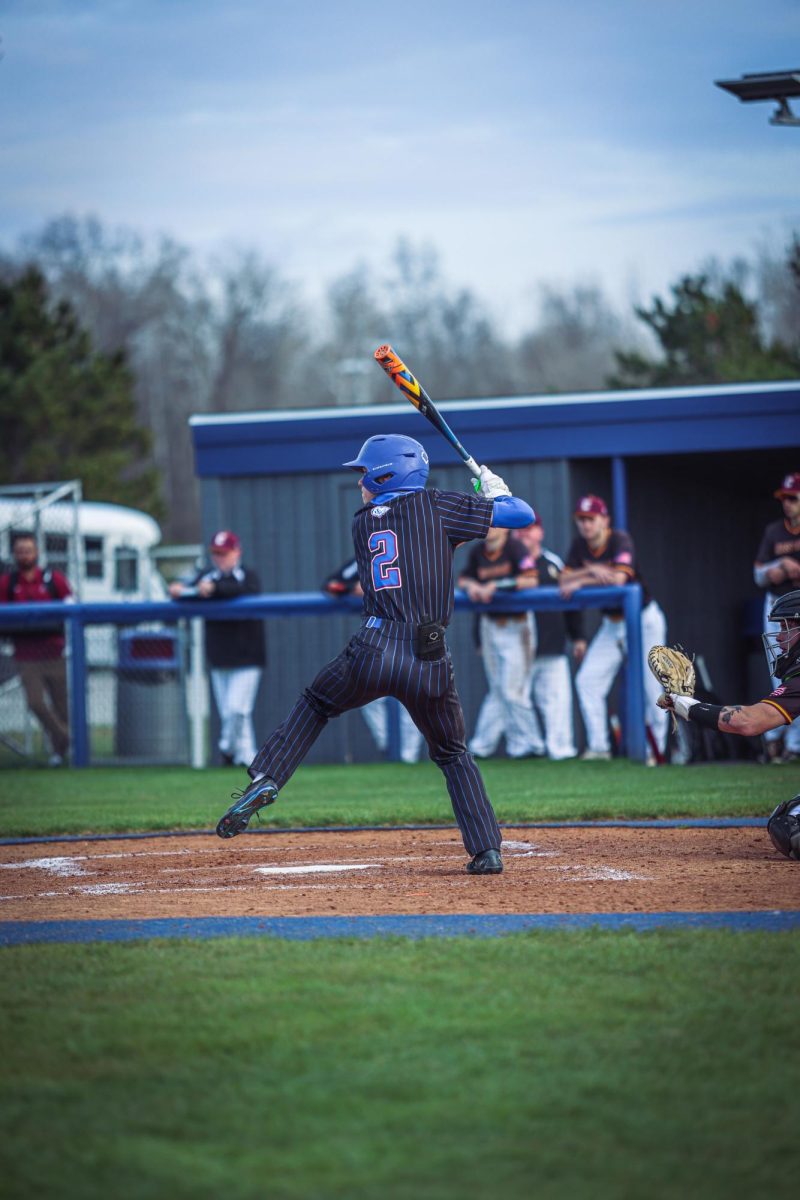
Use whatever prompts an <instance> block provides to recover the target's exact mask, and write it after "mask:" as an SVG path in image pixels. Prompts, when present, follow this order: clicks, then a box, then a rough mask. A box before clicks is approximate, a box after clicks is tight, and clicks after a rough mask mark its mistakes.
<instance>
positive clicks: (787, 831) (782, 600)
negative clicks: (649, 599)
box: [647, 591, 800, 859]
mask: <svg viewBox="0 0 800 1200" xmlns="http://www.w3.org/2000/svg"><path fill="white" fill-rule="evenodd" d="M769 620H770V621H774V622H775V623H776V625H777V629H776V631H775V632H773V633H765V634H763V637H762V640H763V642H764V651H765V653H766V657H767V666H768V667H769V673H770V675H772V676H774V677H775V678H776V679H777V680H778V681H779V686H778V687H776V688H775V689H774V691H772V692H770V693H769V695H768V696H765V697H764V699H763V700H759V701H758V703H756V704H725V705H717V704H704V703H702V702H701V701H699V700H695V698H694V696H692V695H691V693H692V692H693V691H694V667H693V666H692V663H691V661H690V660H689V659H688V658H687V657H686V655H685V654H683V653H682V652H681V651H680V650H671V649H670V648H669V647H668V646H653V648H652V649H651V650H650V653H649V654H648V656H647V661H648V665H649V666H650V670H651V671H652V672H653V674H654V675H655V676H656V678H657V679H658V680H659V682H660V684H661V686H662V687H663V688H664V695H663V696H661V697H660V698H659V700H658V701H657V703H658V704H659V705H660V707H661V708H666V709H667V710H668V711H669V712H671V713H672V714H673V717H674V716H675V715H677V716H679V717H682V718H683V720H684V721H693V722H695V723H696V724H697V725H702V726H705V728H707V729H718V730H719V731H720V733H738V734H740V735H741V736H742V737H758V736H759V735H760V734H762V733H766V731H767V730H768V729H776V728H777V727H778V726H779V725H791V723H792V721H794V720H795V718H796V717H798V716H800V591H794V592H787V593H786V595H785V596H780V597H779V598H778V599H777V600H776V601H775V603H774V604H773V606H772V608H771V609H770V611H769ZM767 829H768V831H769V835H770V837H771V838H772V841H773V842H774V844H775V846H776V848H777V849H778V850H780V852H781V854H785V855H786V856H787V858H796V859H800V796H795V798H794V799H793V800H791V801H785V802H784V803H783V804H779V805H778V807H777V808H776V809H775V811H774V812H773V814H772V816H771V817H770V819H769V823H768V825H767Z"/></svg>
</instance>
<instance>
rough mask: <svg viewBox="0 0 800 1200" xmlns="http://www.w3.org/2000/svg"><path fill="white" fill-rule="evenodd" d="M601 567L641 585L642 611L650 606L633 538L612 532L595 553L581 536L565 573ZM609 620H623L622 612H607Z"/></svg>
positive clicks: (576, 539) (570, 552) (607, 609)
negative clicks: (637, 562) (617, 618)
mask: <svg viewBox="0 0 800 1200" xmlns="http://www.w3.org/2000/svg"><path fill="white" fill-rule="evenodd" d="M598 563H602V565H603V566H605V567H611V568H612V570H614V571H622V573H623V574H624V575H625V581H626V583H640V584H641V585H642V607H644V606H645V605H647V604H649V603H650V601H651V599H652V597H651V595H650V593H649V591H648V590H647V584H646V583H645V581H644V579H643V578H642V576H641V573H640V571H639V568H638V567H637V565H636V551H635V549H634V546H633V538H632V537H631V535H630V534H629V533H627V532H626V530H624V529H609V531H608V537H607V538H606V540H605V542H604V543H603V545H602V546H601V547H600V549H599V550H592V549H591V547H590V546H589V543H588V542H587V541H586V539H585V538H582V537H580V536H578V537H576V538H574V539H573V542H572V545H571V546H570V548H569V553H568V554H567V561H566V566H565V568H564V570H565V572H566V573H568V572H569V571H580V570H582V569H583V568H584V567H591V566H596V565H597V564H598ZM602 611H603V612H604V613H605V614H606V615H607V616H613V617H621V616H622V609H621V608H604V609H603V610H602Z"/></svg>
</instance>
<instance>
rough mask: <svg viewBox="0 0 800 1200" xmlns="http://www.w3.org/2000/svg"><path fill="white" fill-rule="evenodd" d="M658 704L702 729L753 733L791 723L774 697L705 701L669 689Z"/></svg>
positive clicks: (755, 735) (756, 733)
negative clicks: (755, 700) (747, 701)
mask: <svg viewBox="0 0 800 1200" xmlns="http://www.w3.org/2000/svg"><path fill="white" fill-rule="evenodd" d="M658 704H659V707H660V708H666V709H668V710H669V711H671V712H674V713H675V714H676V715H677V716H679V717H683V719H684V721H690V722H694V724H696V725H704V726H705V727H706V729H718V730H719V731H720V732H721V733H738V734H740V735H741V736H742V737H757V736H758V735H759V734H760V733H766V731H767V730H768V729H777V727H778V726H779V725H786V724H791V718H790V717H789V715H788V714H787V713H786V711H785V710H784V709H783V708H781V707H780V705H779V704H778V702H777V701H774V702H773V701H769V700H761V701H760V702H759V703H758V704H725V705H723V706H722V707H720V706H719V705H717V704H706V703H705V702H704V701H702V700H695V699H694V697H693V696H677V695H673V694H672V693H670V694H668V695H666V696H664V697H662V698H660V699H659V700H658Z"/></svg>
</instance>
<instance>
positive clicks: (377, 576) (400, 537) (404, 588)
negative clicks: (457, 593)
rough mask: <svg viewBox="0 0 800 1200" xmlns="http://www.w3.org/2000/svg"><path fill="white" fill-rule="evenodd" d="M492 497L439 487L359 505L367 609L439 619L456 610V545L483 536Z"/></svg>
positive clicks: (356, 538) (356, 521) (358, 544)
mask: <svg viewBox="0 0 800 1200" xmlns="http://www.w3.org/2000/svg"><path fill="white" fill-rule="evenodd" d="M492 509H493V502H492V501H491V500H484V499H483V497H481V496H476V495H474V494H471V495H465V494H462V493H461V492H440V491H438V490H436V489H435V488H432V489H431V490H430V491H426V490H424V489H422V490H420V491H416V492H411V493H409V494H408V495H402V496H398V497H396V499H394V500H391V501H390V502H389V503H388V504H386V503H383V504H382V503H381V502H380V498H378V502H377V503H376V504H372V505H366V506H365V507H364V508H360V509H359V510H358V512H357V513H356V515H355V517H354V518H353V544H354V546H355V550H356V558H357V560H358V574H359V578H360V580H361V587H362V588H363V590H364V613H365V615H366V616H368V617H384V618H386V619H387V620H390V621H411V622H414V623H415V624H418V623H420V622H423V621H438V622H440V623H441V624H442V625H447V624H448V623H449V621H450V618H451V617H452V615H453V582H454V581H453V551H454V550H455V548H456V546H457V545H459V544H460V543H461V542H468V541H470V540H471V539H472V538H484V537H486V534H487V533H488V531H489V526H490V525H491V523H492Z"/></svg>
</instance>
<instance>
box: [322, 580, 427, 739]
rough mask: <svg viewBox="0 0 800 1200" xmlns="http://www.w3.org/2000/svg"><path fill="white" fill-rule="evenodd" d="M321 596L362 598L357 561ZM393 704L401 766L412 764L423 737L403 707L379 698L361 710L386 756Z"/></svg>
mask: <svg viewBox="0 0 800 1200" xmlns="http://www.w3.org/2000/svg"><path fill="white" fill-rule="evenodd" d="M322 590H323V592H326V593H327V595H329V596H363V595H364V589H363V588H362V586H361V581H360V580H359V578H358V561H357V559H355V558H351V559H348V561H347V562H346V563H345V564H344V565H343V566H342V567H340V568H339V570H338V571H335V572H334V574H333V575H329V576H328V578H327V579H326V580H325V582H324V583H323V585H322ZM390 704H396V705H397V708H398V710H399V714H400V758H401V759H402V761H403V762H404V763H415V762H417V760H418V759H419V752H420V750H421V748H422V742H423V737H422V734H421V733H420V731H419V730H418V729H417V727H416V725H415V724H414V722H413V721H412V720H411V716H410V714H409V712H408V709H407V708H406V707H405V705H403V704H401V703H400V701H399V700H395V699H394V698H393V697H391V696H380V697H379V698H378V699H377V700H372V701H371V702H370V703H369V704H365V705H364V707H363V708H362V709H361V715H362V717H363V718H364V721H365V723H366V726H367V728H368V729H369V731H370V733H371V734H372V737H373V739H374V741H375V745H376V746H377V747H378V749H379V750H380V751H381V753H382V754H385V753H386V751H387V750H388V748H389V705H390Z"/></svg>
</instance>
